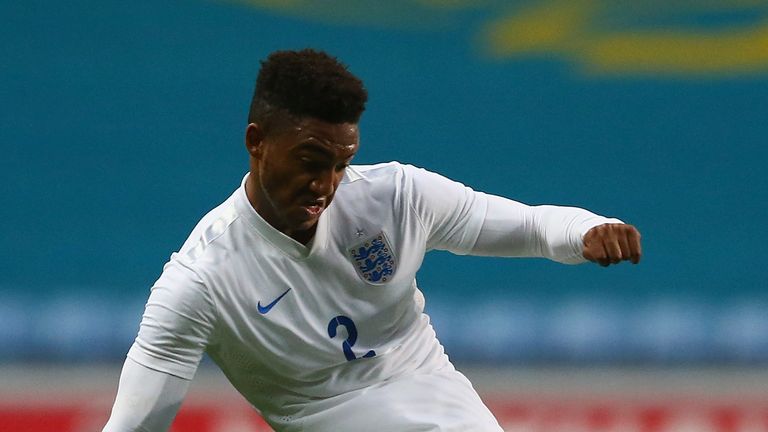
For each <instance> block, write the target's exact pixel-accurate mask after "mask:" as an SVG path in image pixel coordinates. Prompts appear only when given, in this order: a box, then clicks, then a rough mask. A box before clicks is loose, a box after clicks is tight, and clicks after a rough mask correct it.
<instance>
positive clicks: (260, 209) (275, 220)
mask: <svg viewBox="0 0 768 432" xmlns="http://www.w3.org/2000/svg"><path fill="white" fill-rule="evenodd" d="M258 178H259V177H258V174H256V173H254V172H253V171H251V173H250V174H249V175H248V178H247V179H245V196H246V197H247V198H248V202H249V203H250V204H251V207H253V209H254V210H256V213H258V214H259V216H261V218H262V219H264V221H266V222H267V223H268V224H269V225H271V226H272V228H274V229H276V230H278V231H280V232H281V233H283V234H285V235H286V236H288V237H290V238H292V239H294V240H296V241H297V242H299V243H301V244H303V245H306V244H307V243H309V242H310V240H312V237H314V236H315V231H316V230H317V225H313V226H312V227H311V228H309V229H303V230H293V229H290V228H288V227H287V226H285V224H281V223H279V221H280V218H279V217H277V215H276V214H275V212H274V210H270V209H274V207H275V206H274V205H273V204H272V203H271V201H270V199H269V194H268V193H267V191H265V190H264V188H263V187H262V186H261V183H260V182H259V181H258Z"/></svg>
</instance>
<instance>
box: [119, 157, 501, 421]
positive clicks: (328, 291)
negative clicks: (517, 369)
mask: <svg viewBox="0 0 768 432" xmlns="http://www.w3.org/2000/svg"><path fill="white" fill-rule="evenodd" d="M246 178H247V176H246ZM486 205H487V199H486V196H485V195H484V194H482V193H478V192H474V191H472V190H471V189H469V188H467V187H465V186H464V185H462V184H460V183H456V182H453V181H451V180H448V179H446V178H444V177H442V176H439V175H437V174H434V173H431V172H428V171H425V170H422V169H418V168H415V167H412V166H408V165H402V164H399V163H395V162H392V163H386V164H379V165H372V166H351V167H349V168H347V170H346V173H345V176H344V179H343V180H342V182H341V183H340V185H339V187H338V189H337V191H336V194H335V197H334V200H333V202H332V204H331V205H329V206H328V208H326V209H325V211H324V212H323V213H322V214H321V216H320V218H319V221H318V225H317V230H316V233H315V236H314V238H313V239H312V241H311V242H310V243H308V244H307V245H303V244H300V243H298V242H296V241H294V240H293V239H291V238H289V237H287V236H286V235H284V234H283V233H281V232H279V231H277V230H276V229H275V228H273V227H272V226H271V225H269V224H268V223H267V222H266V221H264V219H262V218H261V217H260V216H259V214H258V213H257V212H256V211H255V210H254V209H253V207H252V206H251V204H250V203H249V201H248V198H247V196H246V193H245V179H243V183H242V184H241V186H240V188H238V189H237V190H236V191H235V192H234V193H233V195H232V196H230V197H229V199H227V200H226V201H225V202H224V203H222V204H221V205H220V206H218V207H217V208H215V209H214V210H212V211H211V212H210V213H208V214H207V215H206V216H205V217H204V218H203V219H202V220H201V221H200V223H199V224H198V225H197V226H196V227H195V229H194V230H193V232H192V234H191V235H190V237H189V238H188V240H187V241H186V242H185V243H184V245H183V246H182V248H181V249H180V250H179V252H178V253H174V254H172V256H171V259H170V261H169V262H168V263H167V264H166V265H165V266H164V268H163V272H162V275H161V276H160V278H159V279H158V280H157V282H156V283H155V284H154V286H153V287H152V290H151V294H150V297H149V300H148V302H147V305H146V310H145V313H144V317H143V319H142V323H141V327H140V330H139V334H138V337H137V338H136V341H135V342H134V344H133V346H132V347H131V349H130V351H129V353H128V356H129V357H130V358H131V359H133V360H134V361H136V362H138V363H139V364H142V365H144V366H146V367H149V368H151V369H155V370H158V371H161V372H165V373H168V374H171V375H175V376H178V377H181V378H185V379H192V377H193V376H194V373H195V370H196V368H197V366H198V363H199V362H200V359H201V356H202V354H203V352H207V353H208V355H209V356H210V357H211V359H213V361H214V362H215V363H216V364H217V365H218V366H219V367H220V368H221V370H222V371H223V372H224V374H225V375H226V376H227V378H228V379H229V380H230V381H231V383H232V384H233V386H234V387H235V388H236V389H237V390H238V391H239V392H240V393H241V394H242V395H243V396H244V397H245V398H246V399H247V400H248V401H249V402H250V403H251V404H252V405H253V406H254V407H256V408H257V409H258V410H259V411H260V412H261V413H262V415H263V416H264V417H265V419H266V420H267V421H268V422H269V423H270V424H271V425H272V426H273V427H275V428H276V429H278V430H281V431H283V430H284V431H293V430H313V431H315V430H317V431H321V430H329V431H330V430H336V431H342V430H410V429H407V427H406V425H407V424H414V425H416V424H417V423H418V424H419V425H434V427H435V429H429V428H426V427H422V428H419V427H421V426H416V427H415V428H414V429H413V430H478V431H495V430H500V429H499V428H498V425H497V424H496V423H495V420H493V417H492V416H491V415H490V413H489V412H488V411H487V409H486V408H485V407H484V406H483V405H482V402H480V399H479V398H478V397H477V395H476V393H475V392H474V390H473V389H472V387H471V385H470V384H469V382H468V381H466V379H465V378H464V377H463V376H462V375H461V374H459V373H458V372H456V371H455V370H454V369H453V366H452V365H451V364H450V362H449V360H448V358H447V356H446V355H445V354H444V352H443V348H442V346H441V345H440V343H439V342H438V340H437V338H436V336H435V332H434V330H433V329H432V326H431V325H430V322H429V318H428V316H427V315H425V314H424V313H423V309H424V301H423V296H422V295H421V293H420V291H419V289H418V287H417V285H416V281H415V276H416V272H417V271H418V269H419V267H420V266H421V263H422V260H423V258H424V254H425V252H426V251H428V250H431V249H441V250H448V251H452V252H454V253H458V254H464V253H468V252H469V251H470V250H471V248H472V246H473V245H474V243H475V240H476V239H477V237H478V233H479V232H480V229H481V227H482V224H483V219H484V216H485V211H486ZM429 377H431V378H429ZM441 382H445V384H440V383H441ZM430 383H432V385H430ZM414 386H415V387H414ZM417 388H422V390H421V391H420V392H419V391H417V390H416V389H417ZM441 389H442V390H441ZM440 393H445V394H446V396H445V397H444V400H443V402H439V401H440V397H439V396H438V394H440ZM417 394H421V396H418V395H417ZM417 396H418V397H417ZM366 398H368V399H366ZM388 404H389V405H388ZM430 404H432V405H440V404H442V406H441V407H436V408H435V416H434V417H435V418H429V417H430V415H431V414H430V411H429V409H427V408H426V407H427V406H428V405H430ZM422 405H423V407H422ZM341 406H347V407H349V409H344V410H343V411H340V410H338V409H337V410H336V411H334V410H333V409H332V408H333V407H341ZM366 406H367V407H369V408H370V409H372V410H382V412H383V413H388V415H391V416H395V417H397V418H395V419H391V418H390V419H389V420H385V419H379V420H377V422H376V423H375V424H373V425H369V426H367V427H366V426H365V425H361V424H360V422H367V421H370V420H371V419H372V418H376V417H375V416H372V415H371V414H370V413H366V412H365V409H364V407H366ZM409 406H410V407H411V408H410V410H411V411H413V410H416V411H418V412H412V413H411V415H412V416H414V417H419V416H421V417H423V418H420V419H419V420H409V417H408V415H404V414H403V408H405V409H406V411H408V407H409ZM462 406H464V408H462ZM361 407H362V408H361ZM418 407H422V408H418ZM462 409H464V410H465V411H466V413H468V414H467V415H470V416H476V417H477V418H476V422H477V424H478V425H481V426H478V428H477V429H474V428H472V427H468V426H467V424H472V423H471V419H469V420H466V419H465V420H463V421H464V423H461V424H463V426H455V428H454V429H451V428H450V427H445V428H443V427H441V426H440V422H441V421H443V420H441V419H440V418H439V417H441V416H445V415H447V416H448V417H450V416H451V415H453V416H456V415H460V412H461V410H462ZM452 412H453V413H459V414H451V413H452ZM323 413H325V414H323ZM353 413H354V414H353ZM446 413H447V414H446ZM323 415H326V418H324V419H323V418H321V419H320V420H318V417H317V416H321V417H322V416H323ZM328 415H334V416H336V417H335V420H333V419H328V418H327V416H328ZM340 416H341V417H340ZM345 416H347V417H345ZM349 416H352V417H349ZM354 416H357V419H356V418H355V417H354ZM342 417H343V418H345V419H346V420H345V421H347V423H349V424H350V425H351V426H349V429H345V428H344V427H342V426H339V424H340V422H341V418H342ZM348 417H349V418H348ZM386 421H390V423H386ZM467 421H469V423H467ZM408 422H412V423H408ZM451 422H455V420H446V424H448V423H450V424H456V425H458V424H460V423H451ZM333 424H336V426H335V427H334V426H332V425H333Z"/></svg>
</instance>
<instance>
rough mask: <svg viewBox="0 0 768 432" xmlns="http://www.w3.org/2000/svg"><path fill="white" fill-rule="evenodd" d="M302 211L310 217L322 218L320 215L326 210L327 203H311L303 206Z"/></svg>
mask: <svg viewBox="0 0 768 432" xmlns="http://www.w3.org/2000/svg"><path fill="white" fill-rule="evenodd" d="M301 209H302V210H304V212H305V213H306V215H307V216H308V217H311V218H314V217H318V216H320V213H322V212H323V210H325V203H324V202H323V201H310V202H305V203H303V204H301Z"/></svg>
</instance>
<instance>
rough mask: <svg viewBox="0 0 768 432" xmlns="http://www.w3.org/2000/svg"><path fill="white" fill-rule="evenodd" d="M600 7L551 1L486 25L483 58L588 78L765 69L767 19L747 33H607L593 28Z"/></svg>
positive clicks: (587, 0)
mask: <svg viewBox="0 0 768 432" xmlns="http://www.w3.org/2000/svg"><path fill="white" fill-rule="evenodd" d="M707 3H708V4H707ZM741 3H742V4H741V6H742V7H744V8H752V7H754V6H755V5H754V4H753V3H754V2H752V1H751V0H749V1H747V0H743V1H741ZM599 4H600V2H599V1H595V0H578V1H571V2H567V1H563V0H556V1H550V2H545V3H544V4H541V3H539V4H537V5H535V6H533V7H531V8H529V9H527V10H522V11H518V12H515V13H513V14H511V15H509V16H507V17H505V18H501V19H499V20H496V21H494V22H491V23H489V24H488V25H487V26H486V27H485V30H484V33H483V39H484V42H485V46H486V50H487V53H488V54H489V55H491V56H492V57H496V58H498V59H506V58H512V57H519V56H521V55H531V54H538V55H540V56H542V55H543V56H550V57H555V58H556V57H558V56H560V57H562V56H566V57H568V58H571V59H573V60H575V61H576V62H578V63H579V64H580V65H581V66H582V68H583V70H584V71H586V72H589V73H592V74H617V73H622V74H624V73H645V74H685V75H691V74H702V75H714V74H726V73H753V72H760V71H766V70H768V19H767V20H765V21H763V22H761V23H759V24H757V25H753V27H752V28H747V29H744V28H742V27H736V28H734V27H732V28H727V29H719V30H717V31H714V30H713V31H704V30H702V31H688V32H685V31H679V30H677V31H676V30H673V29H669V30H664V29H661V30H648V31H632V30H627V31H625V32H616V31H614V32H608V31H605V30H602V31H601V30H600V29H599V26H598V25H596V24H595V23H594V21H595V20H597V18H596V15H597V14H598V12H599V9H598V8H597V7H596V6H597V5H599ZM714 5H715V2H705V4H704V6H707V7H714ZM764 5H765V3H763V6H764ZM677 6H679V5H677Z"/></svg>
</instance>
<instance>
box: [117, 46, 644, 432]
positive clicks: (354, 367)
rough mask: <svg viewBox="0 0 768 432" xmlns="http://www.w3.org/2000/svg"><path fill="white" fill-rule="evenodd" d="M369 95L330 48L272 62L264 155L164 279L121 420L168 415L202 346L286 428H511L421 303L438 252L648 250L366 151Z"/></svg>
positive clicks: (263, 85)
mask: <svg viewBox="0 0 768 432" xmlns="http://www.w3.org/2000/svg"><path fill="white" fill-rule="evenodd" d="M366 99H367V93H366V91H365V89H364V87H363V85H362V82H361V81H360V80H359V79H357V78H356V77H355V76H354V75H352V74H351V73H350V72H349V71H347V69H346V68H345V67H344V66H343V65H341V64H340V63H338V62H337V61H336V60H335V59H334V58H332V57H329V56H328V55H326V54H325V53H322V52H318V51H313V50H303V51H298V52H293V51H282V52H275V53H273V54H272V55H270V56H269V57H268V58H267V60H266V61H264V62H263V63H262V67H261V70H260V72H259V77H258V79H257V83H256V91H255V94H254V97H253V102H252V105H251V110H250V114H249V119H248V121H249V124H248V127H247V129H246V134H245V144H246V149H247V150H248V153H249V155H250V172H249V173H248V174H247V175H246V176H245V178H244V179H243V181H242V185H241V186H240V188H239V189H237V190H236V191H235V192H234V194H233V195H232V196H231V197H229V198H228V199H227V200H226V201H224V203H223V204H221V205H220V206H218V207H217V208H216V209H214V210H213V211H211V212H210V213H209V214H208V215H206V216H205V217H204V218H203V219H202V220H201V221H200V223H199V224H198V225H197V227H196V228H195V229H194V230H193V231H192V234H191V235H190V236H189V238H188V239H187V241H186V242H185V243H184V245H183V246H182V247H181V249H180V251H179V252H178V253H174V254H173V255H172V256H171V259H170V261H169V262H168V263H167V264H166V265H165V267H164V268H163V273H162V275H161V276H160V278H159V279H158V281H157V282H156V283H155V285H154V286H153V287H152V292H151V294H150V297H149V301H148V302H147V305H146V311H145V313H144V317H143V320H142V322H141V328H140V330H139V334H138V337H137V338H136V341H135V343H134V344H133V346H132V347H131V349H130V351H129V353H128V358H127V360H126V362H125V365H124V367H123V372H122V375H121V377H120V386H119V390H118V394H117V398H116V400H115V404H114V407H113V410H112V415H111V417H110V420H109V422H108V423H107V425H106V427H105V428H104V430H105V431H108V432H114V431H134V430H136V431H139V430H140V431H162V430H166V429H167V428H168V427H169V425H170V424H171V421H172V420H173V417H174V415H175V413H176V411H177V409H178V407H179V406H180V404H181V402H182V399H183V398H184V394H185V392H186V390H187V388H188V385H189V382H190V380H191V379H192V378H193V376H194V374H195V370H196V368H197V366H198V363H199V361H200V358H201V356H202V354H203V352H207V353H208V355H209V356H210V357H211V358H212V359H213V360H214V361H215V362H216V364H217V365H218V366H219V367H220V368H221V369H222V370H223V372H224V373H225V375H226V376H227V377H228V378H229V380H230V381H231V382H232V384H233V385H234V386H235V388H236V389H237V390H238V391H239V392H240V393H241V394H242V395H243V396H244V397H245V398H246V399H247V400H248V401H249V402H250V403H251V404H253V406H254V407H256V408H257V409H258V410H259V411H260V412H261V414H262V415H263V416H264V418H265V419H266V420H267V422H268V423H269V424H270V425H271V426H272V427H273V428H274V429H275V430H276V431H312V432H326V431H327V432H331V431H333V432H347V431H350V432H351V431H360V430H366V431H386V432H393V431H398V432H401V431H456V432H459V431H461V432H467V431H483V432H485V431H487V432H490V431H500V430H501V428H500V427H499V425H498V423H497V422H496V420H495V419H494V417H493V415H492V414H491V413H490V412H489V411H488V409H487V408H486V407H485V405H484V404H483V402H482V401H481V400H480V398H479V397H478V395H477V393H476V392H475V390H474V389H473V388H472V386H471V384H470V383H469V381H467V379H466V378H465V377H464V376H463V375H462V374H461V373H459V372H457V371H456V370H455V369H454V367H453V365H452V364H451V363H450V361H449V360H448V357H447V356H446V355H445V354H444V352H443V347H442V346H441V345H440V343H439V342H438V340H437V338H436V336H435V333H434V331H433V329H432V327H431V325H430V324H429V318H428V317H427V316H426V315H425V314H424V313H423V307H424V299H423V297H422V295H421V293H420V291H419V289H418V288H417V286H416V281H415V275H416V272H417V270H418V269H419V267H420V265H421V262H422V259H423V257H424V254H425V252H426V251H428V250H432V249H441V250H449V251H452V252H454V253H458V254H474V255H493V256H533V257H547V258H550V259H553V260H556V261H560V262H564V263H580V262H584V261H587V260H591V261H595V262H598V263H600V264H602V265H609V264H615V263H618V262H619V261H621V260H629V261H632V262H633V263H637V262H638V261H639V259H640V253H641V252H640V235H639V233H638V232H637V230H636V229H635V228H633V227H632V226H630V225H625V224H623V223H621V222H620V221H618V220H614V219H606V218H603V217H601V216H597V215H595V214H592V213H590V212H588V211H585V210H582V209H578V208H569V207H554V206H539V207H529V206H526V205H524V204H521V203H518V202H514V201H510V200H507V199H505V198H501V197H497V196H492V195H486V194H483V193H480V192H475V191H473V190H471V189H469V188H467V187H465V186H463V185H461V184H459V183H456V182H453V181H451V180H448V179H446V178H444V177H441V176H439V175H437V174H434V173H431V172H428V171H425V170H422V169H418V168H414V167H412V166H408V165H401V164H399V163H394V162H393V163H386V164H379V165H371V166H350V165H349V164H350V162H351V160H352V158H353V157H354V155H355V153H356V152H357V150H358V146H359V133H358V126H357V123H358V120H359V118H360V115H361V114H362V112H363V110H364V108H365V102H366Z"/></svg>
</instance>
